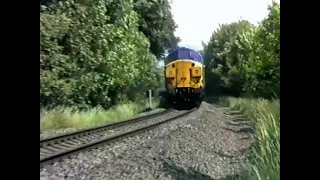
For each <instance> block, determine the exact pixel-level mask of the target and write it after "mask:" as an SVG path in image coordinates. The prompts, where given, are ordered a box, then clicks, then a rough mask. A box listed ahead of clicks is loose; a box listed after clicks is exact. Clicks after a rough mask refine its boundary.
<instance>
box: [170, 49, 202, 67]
mask: <svg viewBox="0 0 320 180" xmlns="http://www.w3.org/2000/svg"><path fill="white" fill-rule="evenodd" d="M179 59H190V60H193V61H196V62H199V63H203V59H202V57H201V55H200V54H199V53H197V52H195V51H193V50H191V49H188V48H180V49H177V50H175V51H174V52H172V53H170V54H169V55H168V56H167V58H166V59H165V64H168V63H170V62H172V61H176V60H179Z"/></svg>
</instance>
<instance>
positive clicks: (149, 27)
mask: <svg viewBox="0 0 320 180" xmlns="http://www.w3.org/2000/svg"><path fill="white" fill-rule="evenodd" d="M134 2H135V5H134V9H135V10H136V12H138V14H139V15H140V23H139V24H140V25H139V29H140V31H141V32H143V33H144V34H145V35H146V37H147V38H148V39H149V40H150V43H151V45H150V50H151V52H152V53H153V54H154V55H155V56H156V57H157V58H160V57H162V56H163V54H164V52H165V50H170V49H171V47H172V46H175V45H176V44H177V42H178V41H179V38H177V37H175V36H174V31H175V29H176V28H177V25H176V24H175V22H174V20H173V17H172V14H171V8H170V4H169V2H168V0H134Z"/></svg>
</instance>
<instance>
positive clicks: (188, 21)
mask: <svg viewBox="0 0 320 180" xmlns="http://www.w3.org/2000/svg"><path fill="white" fill-rule="evenodd" d="M276 2H280V0H276ZM271 3H272V0H172V4H171V12H172V14H173V18H174V20H175V22H176V23H177V24H178V28H177V29H176V32H175V35H176V36H179V37H180V38H181V39H182V41H181V42H180V43H179V45H180V46H185V47H188V48H192V49H196V50H199V49H202V45H201V41H202V40H203V41H204V42H205V43H207V42H208V41H209V39H210V37H211V34H212V33H213V32H214V31H215V30H216V29H217V28H218V27H219V24H224V23H231V22H236V21H238V20H240V19H241V18H242V19H244V20H248V21H250V22H251V23H253V24H257V22H260V21H261V20H263V19H264V18H265V17H266V16H267V15H268V10H267V7H268V5H270V4H271Z"/></svg>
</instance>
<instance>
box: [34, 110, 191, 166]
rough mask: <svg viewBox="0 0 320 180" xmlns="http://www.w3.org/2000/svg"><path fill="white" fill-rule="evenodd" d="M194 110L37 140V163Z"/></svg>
mask: <svg viewBox="0 0 320 180" xmlns="http://www.w3.org/2000/svg"><path fill="white" fill-rule="evenodd" d="M196 109H197V107H196V108H193V109H191V110H184V111H178V110H175V109H168V110H165V111H163V112H160V113H155V114H151V115H147V116H142V117H137V118H134V119H130V120H126V121H121V122H118V123H114V124H108V125H104V126H99V127H94V128H90V129H86V130H81V131H76V132H71V133H67V134H63V135H58V136H54V137H51V138H47V139H43V140H40V166H43V165H45V164H48V163H51V162H52V161H54V160H57V159H59V158H62V157H64V156H67V155H71V154H73V153H76V152H79V151H82V150H84V149H88V148H93V147H95V146H97V145H100V144H102V143H111V142H114V141H117V140H120V139H122V138H125V137H128V136H133V135H135V134H138V133H142V132H144V131H147V130H150V129H153V128H156V127H157V126H159V125H161V124H164V123H166V122H169V121H172V120H175V119H177V118H180V117H183V116H186V115H188V114H190V113H192V112H193V111H195V110H196Z"/></svg>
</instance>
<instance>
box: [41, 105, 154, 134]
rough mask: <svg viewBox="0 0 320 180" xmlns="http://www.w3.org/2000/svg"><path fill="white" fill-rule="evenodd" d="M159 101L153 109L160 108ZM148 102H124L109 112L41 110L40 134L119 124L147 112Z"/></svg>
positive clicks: (64, 109)
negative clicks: (113, 123)
mask: <svg viewBox="0 0 320 180" xmlns="http://www.w3.org/2000/svg"><path fill="white" fill-rule="evenodd" d="M158 104H159V100H158V99H154V100H153V104H152V108H155V107H158ZM148 107H149V105H148V102H147V101H146V100H143V101H141V102H123V103H120V104H118V105H116V106H114V107H112V108H110V109H108V110H106V109H103V108H101V107H96V108H93V109H90V110H87V111H79V110H77V109H76V108H71V107H57V108H55V109H52V110H47V109H40V133H41V132H45V131H51V130H58V129H67V128H74V129H84V128H88V127H92V126H97V125H101V124H106V123H112V122H117V121H120V120H125V119H129V118H131V117H133V116H134V115H137V114H139V113H141V112H142V111H145V110H146V109H147V108H148Z"/></svg>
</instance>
